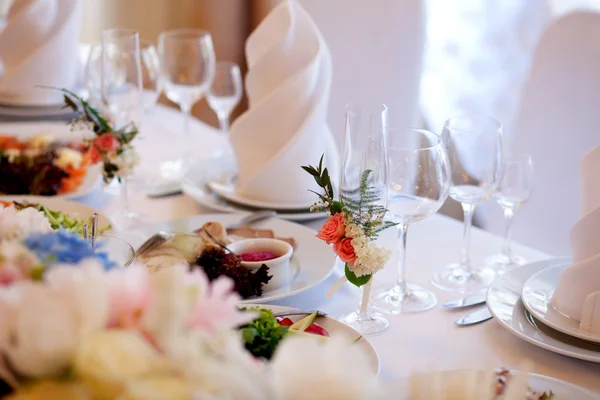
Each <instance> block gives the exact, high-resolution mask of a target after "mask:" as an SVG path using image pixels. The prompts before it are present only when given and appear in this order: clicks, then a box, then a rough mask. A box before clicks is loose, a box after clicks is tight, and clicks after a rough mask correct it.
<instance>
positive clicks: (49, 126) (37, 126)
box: [0, 121, 102, 199]
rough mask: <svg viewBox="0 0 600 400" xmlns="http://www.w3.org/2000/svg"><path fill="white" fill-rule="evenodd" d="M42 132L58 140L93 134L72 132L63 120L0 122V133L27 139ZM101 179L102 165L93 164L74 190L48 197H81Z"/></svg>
mask: <svg viewBox="0 0 600 400" xmlns="http://www.w3.org/2000/svg"><path fill="white" fill-rule="evenodd" d="M42 132H48V133H51V134H52V135H53V136H55V137H56V138H57V139H60V140H81V139H82V138H84V137H89V136H90V135H93V133H90V132H72V131H71V130H70V129H69V126H67V125H66V124H65V123H64V122H50V121H43V122H10V123H8V122H7V123H0V133H2V134H6V135H11V136H15V137H18V138H20V139H27V138H29V137H31V136H34V135H37V134H40V133H42ZM101 180H102V167H101V166H100V165H93V166H91V167H89V168H88V172H87V174H86V175H85V179H84V180H83V183H82V184H81V186H79V187H78V188H77V190H76V191H74V192H71V193H65V194H58V195H55V196H49V197H60V198H63V199H74V198H78V197H83V196H85V195H87V194H89V193H90V192H92V191H93V190H94V188H95V186H96V185H97V184H98V183H99V182H100V181H101Z"/></svg>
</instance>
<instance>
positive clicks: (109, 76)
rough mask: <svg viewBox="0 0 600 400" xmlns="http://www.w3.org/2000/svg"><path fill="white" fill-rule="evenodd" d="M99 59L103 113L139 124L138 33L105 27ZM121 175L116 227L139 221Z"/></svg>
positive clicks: (122, 123) (119, 124)
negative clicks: (132, 208) (100, 59)
mask: <svg viewBox="0 0 600 400" xmlns="http://www.w3.org/2000/svg"><path fill="white" fill-rule="evenodd" d="M101 54H102V62H101V73H100V97H101V101H102V106H103V109H104V111H105V113H107V114H108V116H109V118H110V120H111V122H112V125H113V127H115V128H116V129H121V128H124V127H126V126H128V125H131V124H134V125H135V126H136V127H139V126H140V121H141V114H142V71H141V61H140V44H139V35H138V33H137V32H136V31H133V30H129V29H109V30H105V31H103V32H102V51H101ZM129 178H130V176H122V177H121V181H120V186H121V198H122V200H121V202H120V206H121V207H122V208H121V209H120V210H119V211H118V212H117V214H116V215H115V216H113V221H114V222H115V225H116V226H117V227H118V228H126V227H128V226H130V225H132V224H134V223H137V222H140V220H141V219H140V217H139V216H138V215H137V214H136V213H134V212H132V211H131V210H130V208H129V191H128V185H127V183H128V181H129Z"/></svg>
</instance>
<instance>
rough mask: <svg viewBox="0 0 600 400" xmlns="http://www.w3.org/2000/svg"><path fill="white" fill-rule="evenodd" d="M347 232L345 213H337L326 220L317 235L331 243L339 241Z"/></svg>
mask: <svg viewBox="0 0 600 400" xmlns="http://www.w3.org/2000/svg"><path fill="white" fill-rule="evenodd" d="M345 234H346V224H344V215H343V214H341V213H337V214H334V215H333V216H332V217H330V218H329V219H328V220H327V221H325V223H324V224H323V226H322V227H321V232H319V233H318V234H317V237H318V238H319V239H321V240H324V241H325V242H326V243H327V244H331V243H338V242H339V241H340V240H342V238H343V237H344V235H345Z"/></svg>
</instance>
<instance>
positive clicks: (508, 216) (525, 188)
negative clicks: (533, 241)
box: [484, 154, 533, 273]
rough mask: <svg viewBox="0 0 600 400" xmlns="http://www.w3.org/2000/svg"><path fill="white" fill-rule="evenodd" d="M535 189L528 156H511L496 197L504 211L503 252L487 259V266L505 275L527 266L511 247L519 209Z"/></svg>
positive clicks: (530, 161) (531, 166)
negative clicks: (515, 218)
mask: <svg viewBox="0 0 600 400" xmlns="http://www.w3.org/2000/svg"><path fill="white" fill-rule="evenodd" d="M532 188H533V161H532V160H531V156H529V155H528V154H518V155H515V156H509V157H508V158H507V159H506V166H505V169H504V177H503V178H502V183H501V184H500V187H499V188H498V191H497V192H496V194H495V195H494V197H495V199H496V203H498V205H499V206H500V207H502V210H503V211H504V219H505V220H506V228H505V234H504V246H503V247H502V252H501V253H500V254H496V255H493V256H490V257H488V258H486V259H485V261H484V262H485V264H486V265H490V266H492V267H493V268H496V269H497V272H499V273H503V272H506V270H507V269H508V268H510V267H513V266H518V265H523V264H525V259H524V258H523V257H520V256H518V255H516V254H513V252H512V250H511V246H510V232H511V228H512V221H513V218H514V216H515V213H516V212H517V209H518V208H519V207H520V206H522V205H523V204H525V203H526V202H527V200H529V197H530V196H531V191H532Z"/></svg>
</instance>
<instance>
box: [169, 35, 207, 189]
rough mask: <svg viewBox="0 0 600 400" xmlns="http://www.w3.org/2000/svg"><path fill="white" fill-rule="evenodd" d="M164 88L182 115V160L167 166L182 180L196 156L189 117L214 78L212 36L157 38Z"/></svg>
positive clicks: (170, 173) (173, 174)
mask: <svg viewBox="0 0 600 400" xmlns="http://www.w3.org/2000/svg"><path fill="white" fill-rule="evenodd" d="M158 54H159V58H160V71H161V74H160V76H161V81H162V87H163V90H164V92H165V94H166V95H167V97H168V98H169V100H171V101H173V102H175V103H177V104H179V107H180V108H181V111H182V112H183V118H184V120H183V134H184V141H183V157H182V159H180V160H178V161H176V162H175V163H170V164H169V165H167V166H166V168H165V169H166V171H165V172H167V173H168V174H169V175H172V176H173V177H175V178H176V179H179V180H181V179H183V176H184V174H185V172H186V170H187V169H188V168H189V166H190V165H191V162H192V160H193V156H194V152H193V146H191V145H190V127H189V120H190V113H191V111H192V107H193V105H194V104H195V103H196V102H197V101H199V100H200V99H201V98H202V97H203V96H204V95H205V94H206V93H207V92H208V90H209V88H210V84H211V82H212V80H213V77H214V74H215V51H214V49H213V43H212V37H211V35H210V33H208V32H206V31H202V30H198V29H177V30H172V31H167V32H163V33H161V34H160V36H159V38H158Z"/></svg>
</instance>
